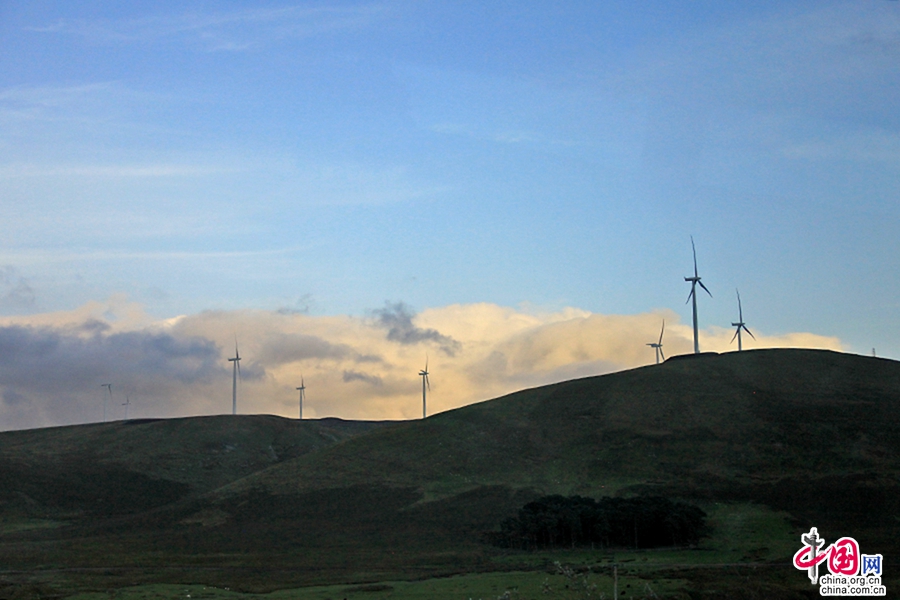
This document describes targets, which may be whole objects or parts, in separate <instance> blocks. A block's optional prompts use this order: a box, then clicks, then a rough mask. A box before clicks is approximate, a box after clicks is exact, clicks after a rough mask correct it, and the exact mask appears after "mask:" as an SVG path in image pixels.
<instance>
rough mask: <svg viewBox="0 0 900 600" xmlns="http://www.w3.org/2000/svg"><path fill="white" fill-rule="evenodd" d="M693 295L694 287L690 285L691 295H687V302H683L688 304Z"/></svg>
mask: <svg viewBox="0 0 900 600" xmlns="http://www.w3.org/2000/svg"><path fill="white" fill-rule="evenodd" d="M693 295H694V286H693V285H692V286H691V293H690V294H688V297H687V300H685V301H684V303H685V304H687V303H688V302H690V301H691V296H693Z"/></svg>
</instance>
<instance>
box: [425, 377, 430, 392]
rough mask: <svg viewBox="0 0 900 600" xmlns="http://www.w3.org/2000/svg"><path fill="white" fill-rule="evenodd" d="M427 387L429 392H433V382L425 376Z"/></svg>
mask: <svg viewBox="0 0 900 600" xmlns="http://www.w3.org/2000/svg"><path fill="white" fill-rule="evenodd" d="M425 386H426V387H427V388H428V391H429V392H430V391H431V382H430V381H429V380H428V375H426V376H425Z"/></svg>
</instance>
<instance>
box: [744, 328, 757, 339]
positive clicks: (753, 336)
mask: <svg viewBox="0 0 900 600" xmlns="http://www.w3.org/2000/svg"><path fill="white" fill-rule="evenodd" d="M741 327H743V328H744V331H746V332H747V333H750V330H749V329H747V326H746V325H741ZM750 337H752V338H753V339H754V340H755V339H756V336H755V335H753V334H752V333H750Z"/></svg>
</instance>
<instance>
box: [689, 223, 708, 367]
mask: <svg viewBox="0 0 900 600" xmlns="http://www.w3.org/2000/svg"><path fill="white" fill-rule="evenodd" d="M691 250H693V252H694V276H693V277H685V278H684V280H685V281H690V282H691V293H690V294H689V295H688V301H690V300H693V301H694V303H693V309H694V354H700V343H699V342H698V340H697V284H698V283H699V284H700V287H702V288H703V289H704V290H705V291H706V293H707V294H709V297H710V298H712V292H710V291H709V290H707V289H706V286H705V285H703V282H702V281H700V276H699V275H698V274H697V248H696V247H695V246H694V236H691ZM685 304H687V301H685Z"/></svg>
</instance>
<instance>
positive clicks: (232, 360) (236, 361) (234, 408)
mask: <svg viewBox="0 0 900 600" xmlns="http://www.w3.org/2000/svg"><path fill="white" fill-rule="evenodd" d="M228 362H230V363H234V367H233V369H232V373H231V414H232V415H236V414H237V380H238V375H239V374H240V372H241V355H240V353H239V352H238V345H237V337H235V338H234V358H229V359H228Z"/></svg>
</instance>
